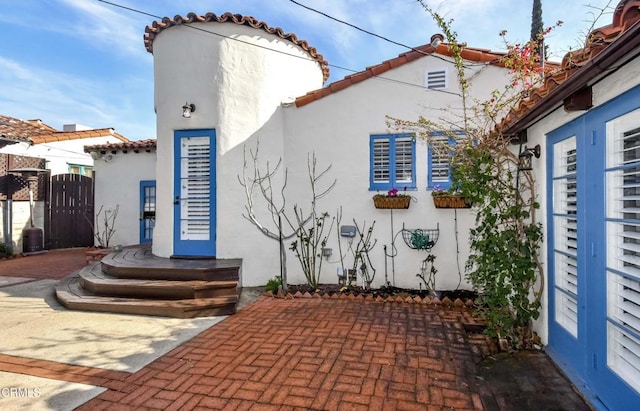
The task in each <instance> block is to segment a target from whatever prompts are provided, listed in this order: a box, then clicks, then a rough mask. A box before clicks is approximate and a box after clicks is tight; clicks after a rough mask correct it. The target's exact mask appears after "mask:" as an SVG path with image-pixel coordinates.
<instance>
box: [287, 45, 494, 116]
mask: <svg viewBox="0 0 640 411" xmlns="http://www.w3.org/2000/svg"><path fill="white" fill-rule="evenodd" d="M435 37H438V38H439V39H440V40H442V39H444V37H443V36H442V35H441V34H435V35H433V36H432V37H431V40H432V41H433V39H434V38H435ZM431 54H439V55H442V56H447V57H451V56H453V53H452V51H451V48H450V47H449V45H448V44H447V43H440V44H438V46H437V47H433V46H432V45H431V44H425V45H423V46H419V47H416V48H415V49H413V50H410V51H407V52H405V53H402V54H400V55H398V57H395V58H392V59H390V60H385V61H383V62H382V63H380V64H376V65H375V66H371V67H367V68H366V69H365V70H363V71H360V72H358V73H354V74H351V75H348V76H346V77H345V78H344V79H342V80H338V81H336V82H334V83H331V84H329V85H328V86H326V87H323V88H321V89H319V90H314V91H311V92H309V93H307V94H305V95H304V96H301V97H298V98H297V99H296V107H302V106H304V105H306V104H309V103H312V102H314V101H316V100H319V99H321V98H323V97H325V96H328V95H329V94H333V93H335V92H337V91H340V90H343V89H345V88H347V87H349V86H352V85H354V84H357V83H360V82H362V81H365V80H367V79H370V78H372V77H375V76H379V75H381V74H383V73H385V72H387V71H389V70H392V69H394V68H397V67H400V66H402V65H404V64H407V63H410V62H412V61H414V60H417V59H419V58H422V57H425V56H427V55H431ZM504 56H505V53H500V52H494V51H491V50H487V49H479V48H473V47H464V48H463V49H462V58H463V59H465V60H467V61H472V62H476V63H487V64H491V65H495V66H499V67H504V62H503V57H504Z"/></svg>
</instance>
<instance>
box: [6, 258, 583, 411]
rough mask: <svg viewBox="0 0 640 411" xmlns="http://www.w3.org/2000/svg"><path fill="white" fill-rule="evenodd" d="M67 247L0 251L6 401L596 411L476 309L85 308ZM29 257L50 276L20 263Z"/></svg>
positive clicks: (320, 304)
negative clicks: (14, 256) (55, 295)
mask: <svg viewBox="0 0 640 411" xmlns="http://www.w3.org/2000/svg"><path fill="white" fill-rule="evenodd" d="M58 253H60V254H57V256H55V257H57V258H54V259H53V260H64V259H69V260H71V259H73V257H72V256H71V255H72V254H73V255H75V256H76V257H77V256H78V255H79V253H78V252H77V251H73V250H72V251H69V252H67V253H69V255H66V254H65V252H58ZM74 253H75V254H74ZM54 254H55V253H53V252H52V253H48V254H43V255H40V256H32V257H26V258H23V259H18V260H10V261H0V312H1V313H2V316H1V317H0V336H1V339H0V409H25V410H27V409H29V410H32V409H37V410H40V409H52V410H71V409H76V407H78V408H77V409H80V410H100V409H108V410H112V409H118V410H126V409H161V410H172V409H176V410H177V409H180V410H183V409H185V410H188V409H202V410H205V409H228V410H293V409H300V410H308V409H313V410H343V409H344V410H361V409H362V410H382V409H384V410H387V409H389V410H391V409H394V410H395V409H397V410H403V409H405V410H451V409H454V410H483V409H486V410H511V409H518V410H534V409H536V410H537V409H556V410H588V409H589V407H588V406H587V405H586V404H585V403H584V402H582V400H581V399H580V397H579V396H578V395H577V394H576V393H575V392H574V391H573V390H572V387H571V385H570V384H569V383H568V382H567V380H566V379H565V378H564V377H563V376H562V375H561V374H560V373H559V372H558V371H557V370H556V369H555V368H554V367H553V365H552V364H551V362H550V360H549V359H548V357H546V356H545V355H544V354H543V353H541V352H535V353H525V354H524V355H521V356H520V357H518V358H516V360H517V362H516V363H512V362H508V361H504V360H501V359H500V358H501V357H500V356H495V357H492V356H489V355H490V354H491V352H492V351H491V345H490V344H489V341H488V340H487V339H486V338H485V337H484V336H482V335H477V334H466V333H465V331H464V329H463V326H462V323H463V322H472V321H473V319H472V317H471V312H470V311H469V310H467V309H464V308H446V307H442V306H426V305H419V304H408V303H377V302H366V301H351V300H337V299H317V298H313V299H289V300H277V299H272V298H267V297H260V298H259V299H258V300H257V301H256V302H255V303H253V304H251V305H248V306H246V307H244V308H242V309H241V310H239V311H238V313H236V314H235V315H233V316H230V317H218V318H206V319H196V320H177V319H165V318H154V317H143V316H127V315H111V314H101V313H83V312H73V311H68V310H65V309H64V308H62V307H60V306H58V305H56V303H55V299H54V300H52V299H51V297H52V295H51V294H48V292H49V291H50V290H52V284H53V283H54V282H55V278H51V277H56V276H62V274H63V273H59V274H56V273H57V268H56V267H60V266H65V267H66V269H68V268H70V267H71V266H72V265H73V264H71V265H67V264H66V263H61V264H54V263H52V262H51V261H53V260H48V259H50V258H52V256H54ZM29 259H33V260H31V261H28V260H29ZM20 260H22V263H23V264H25V266H28V265H29V264H34V266H36V267H37V266H39V267H40V268H39V269H38V270H37V271H38V273H37V276H38V277H37V278H39V279H33V278H27V277H26V276H24V277H23V276H22V273H24V272H26V271H20V268H19V265H18V266H17V267H16V266H13V267H12V268H11V269H9V271H7V269H6V268H7V267H8V266H9V265H11V264H14V263H15V262H20ZM36 260H38V261H40V263H39V264H37V263H35V261H36ZM44 260H48V261H49V262H48V263H47V264H45V262H44ZM76 261H77V263H78V264H81V265H80V267H81V266H82V265H84V260H83V259H82V260H81V259H77V260H76ZM6 263H9V264H7V265H5V264H6ZM26 263H29V264H26ZM50 264H52V265H50ZM80 267H77V268H80ZM77 268H76V269H77ZM72 271H73V270H72ZM45 272H48V273H49V274H45ZM47 276H49V278H47ZM8 277H13V279H7V278H8ZM2 281H5V283H4V284H5V286H4V287H3V286H2V284H3V283H2ZM11 281H13V282H15V283H17V285H7V284H9V282H11ZM48 290H49V291H48ZM5 336H11V337H10V338H8V337H7V338H5ZM487 356H489V357H487ZM483 358H484V359H485V360H484V361H482V360H483ZM487 358H489V359H488V360H487ZM492 358H495V359H496V361H495V363H496V364H500V365H504V364H510V365H509V367H507V368H506V369H505V367H500V366H489V365H487V364H492V363H493V362H494V361H493V360H492ZM513 358H515V357H509V361H511V360H512V359H513ZM493 368H495V369H496V370H497V371H496V372H493V371H492V369H493ZM507 382H509V383H510V385H509V389H508V390H505V389H504V387H505V386H506V383H507ZM5 394H6V395H5Z"/></svg>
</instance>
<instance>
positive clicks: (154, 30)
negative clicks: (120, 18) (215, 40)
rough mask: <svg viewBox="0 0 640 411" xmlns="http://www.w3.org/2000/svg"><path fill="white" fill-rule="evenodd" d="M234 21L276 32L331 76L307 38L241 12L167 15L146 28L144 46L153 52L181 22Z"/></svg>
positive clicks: (326, 77)
mask: <svg viewBox="0 0 640 411" xmlns="http://www.w3.org/2000/svg"><path fill="white" fill-rule="evenodd" d="M209 22H214V23H234V24H238V25H242V26H249V27H252V28H254V29H260V30H264V31H266V32H267V33H269V34H275V35H276V36H278V37H280V38H282V39H284V40H287V41H290V42H291V43H293V44H295V45H296V46H298V47H300V48H302V49H303V50H304V51H306V52H307V53H309V55H310V56H311V57H312V58H313V59H314V60H316V61H317V62H318V64H320V68H321V69H322V73H323V77H324V80H323V81H326V80H327V79H328V78H329V63H327V61H326V60H325V59H324V57H323V56H322V54H320V53H318V51H317V50H316V48H315V47H312V46H310V45H309V43H307V42H306V41H305V40H299V39H298V37H297V36H296V35H295V34H293V33H285V32H284V30H282V29H281V28H280V27H271V26H269V25H268V24H267V23H265V22H263V21H259V20H257V19H256V18H254V17H251V16H243V15H240V14H232V13H224V14H223V15H221V16H217V15H216V14H214V13H207V14H205V15H204V16H199V15H197V14H195V13H189V14H187V16H186V17H183V16H180V15H178V16H175V17H174V18H169V17H165V18H163V19H162V20H161V21H154V22H153V23H151V25H149V26H147V27H146V28H145V30H144V31H145V35H144V46H145V48H146V49H147V51H148V52H149V53H153V41H154V40H155V38H156V37H157V36H158V34H160V32H162V31H163V30H166V29H168V28H170V27H173V26H178V25H180V24H190V23H209Z"/></svg>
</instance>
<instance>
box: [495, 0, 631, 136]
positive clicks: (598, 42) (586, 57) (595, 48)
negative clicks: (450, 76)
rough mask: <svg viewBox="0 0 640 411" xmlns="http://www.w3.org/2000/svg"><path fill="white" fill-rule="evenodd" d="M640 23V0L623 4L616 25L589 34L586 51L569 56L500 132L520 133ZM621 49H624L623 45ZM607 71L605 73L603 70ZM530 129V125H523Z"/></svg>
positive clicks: (517, 108) (510, 114)
mask: <svg viewBox="0 0 640 411" xmlns="http://www.w3.org/2000/svg"><path fill="white" fill-rule="evenodd" d="M639 20H640V0H622V1H620V2H619V3H618V5H617V7H616V9H615V11H614V13H613V22H612V23H611V24H608V25H606V26H603V27H599V28H596V29H594V30H593V31H592V32H591V33H590V34H589V37H588V38H589V41H588V44H587V46H586V47H584V48H582V49H579V50H576V51H572V52H569V53H567V54H566V55H565V57H564V58H563V59H562V64H561V66H560V69H559V70H557V71H556V72H555V73H552V74H551V75H549V76H548V77H547V78H546V79H545V81H544V83H543V84H542V85H541V86H540V87H538V88H536V89H534V90H532V91H531V92H530V95H529V97H528V98H527V99H525V100H523V101H522V102H521V103H520V104H519V105H518V107H516V108H514V109H513V110H511V112H510V113H509V114H508V115H507V116H506V117H505V119H504V120H503V121H502V124H501V125H500V128H501V129H503V130H506V131H507V132H509V133H511V132H517V131H519V130H516V129H515V128H517V127H520V125H518V123H519V122H521V120H522V119H523V118H524V117H525V116H526V115H527V114H530V111H531V110H532V109H534V108H538V106H541V105H542V104H543V103H545V102H548V101H549V100H550V99H551V98H552V97H555V95H557V94H558V93H554V91H559V90H560V88H561V87H560V86H561V85H562V84H563V83H565V82H567V80H569V79H573V78H574V77H575V78H576V79H577V78H578V77H580V76H583V75H584V74H585V73H584V70H582V69H583V68H585V69H586V68H587V67H585V66H586V65H587V63H589V62H590V61H591V60H593V59H594V58H595V57H596V56H598V55H599V54H600V53H602V51H603V50H605V49H606V48H607V47H608V46H609V45H610V44H611V43H613V42H615V41H616V40H618V39H619V38H620V37H621V36H622V35H623V34H624V33H625V32H627V31H628V30H629V29H630V28H631V27H632V26H634V25H635V24H636V23H637V22H638V21H639ZM618 46H623V45H621V44H619V45H618ZM601 71H604V69H601ZM556 99H558V100H560V101H561V100H562V96H558V97H557V98H556ZM522 126H526V125H522Z"/></svg>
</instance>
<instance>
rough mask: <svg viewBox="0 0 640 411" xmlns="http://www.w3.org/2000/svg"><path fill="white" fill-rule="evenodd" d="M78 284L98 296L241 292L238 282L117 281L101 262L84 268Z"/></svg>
mask: <svg viewBox="0 0 640 411" xmlns="http://www.w3.org/2000/svg"><path fill="white" fill-rule="evenodd" d="M79 281H80V285H81V286H82V288H84V289H85V290H87V291H89V292H91V293H93V294H95V295H97V296H116V297H129V298H156V299H168V300H181V299H188V298H213V297H225V296H233V295H238V293H239V288H238V287H239V285H238V282H237V281H204V280H186V281H174V280H146V279H126V278H116V277H112V276H110V275H108V274H106V273H104V272H103V271H102V270H101V264H100V263H94V264H91V265H89V266H86V267H85V268H83V269H82V270H81V271H80V273H79Z"/></svg>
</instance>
